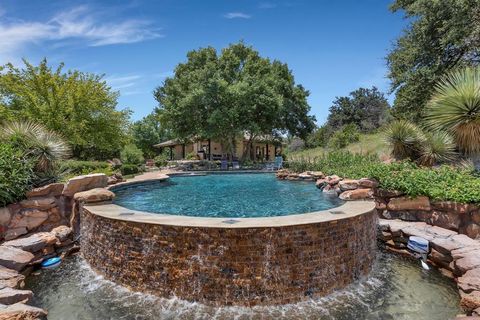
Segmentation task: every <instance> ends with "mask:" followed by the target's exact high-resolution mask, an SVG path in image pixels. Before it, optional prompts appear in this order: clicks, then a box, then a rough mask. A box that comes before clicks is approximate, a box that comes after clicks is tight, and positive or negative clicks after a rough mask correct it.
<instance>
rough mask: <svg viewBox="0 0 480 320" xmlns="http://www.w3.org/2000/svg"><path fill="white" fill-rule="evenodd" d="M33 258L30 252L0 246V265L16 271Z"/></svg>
mask: <svg viewBox="0 0 480 320" xmlns="http://www.w3.org/2000/svg"><path fill="white" fill-rule="evenodd" d="M33 258H34V256H33V254H31V253H30V252H27V251H23V250H21V249H17V248H13V247H7V246H3V245H2V246H0V265H1V266H4V267H5V268H8V269H13V270H16V271H20V270H22V269H23V268H24V267H25V266H26V265H27V264H29V263H30V262H31V261H32V260H33Z"/></svg>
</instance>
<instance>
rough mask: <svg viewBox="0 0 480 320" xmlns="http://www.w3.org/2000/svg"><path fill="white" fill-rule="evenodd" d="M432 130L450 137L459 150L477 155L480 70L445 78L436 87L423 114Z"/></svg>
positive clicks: (478, 149)
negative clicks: (453, 139)
mask: <svg viewBox="0 0 480 320" xmlns="http://www.w3.org/2000/svg"><path fill="white" fill-rule="evenodd" d="M425 114H426V117H425V121H426V124H427V126H428V127H429V128H431V129H432V130H443V131H447V132H449V133H451V134H452V135H453V137H454V138H455V142H456V144H457V146H458V147H459V149H460V150H462V151H464V152H465V153H467V154H479V153H480V67H477V68H465V69H460V70H457V71H455V72H452V73H450V74H448V75H447V76H446V77H445V78H443V79H442V80H441V81H439V83H438V84H437V85H436V87H435V91H434V94H433V97H432V99H431V100H430V101H429V103H428V104H427V107H426V110H425Z"/></svg>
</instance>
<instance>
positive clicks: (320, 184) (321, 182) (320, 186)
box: [315, 178, 328, 189]
mask: <svg viewBox="0 0 480 320" xmlns="http://www.w3.org/2000/svg"><path fill="white" fill-rule="evenodd" d="M326 185H328V182H327V179H324V178H321V179H317V181H316V182H315V186H316V187H317V188H318V189H323V188H324V187H325V186H326Z"/></svg>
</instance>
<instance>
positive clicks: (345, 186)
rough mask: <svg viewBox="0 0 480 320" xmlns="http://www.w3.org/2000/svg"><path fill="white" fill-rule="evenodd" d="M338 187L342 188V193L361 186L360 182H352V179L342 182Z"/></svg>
mask: <svg viewBox="0 0 480 320" xmlns="http://www.w3.org/2000/svg"><path fill="white" fill-rule="evenodd" d="M338 185H339V186H340V190H342V191H347V190H355V189H357V188H358V186H359V184H358V180H351V179H345V180H342V181H340V182H338Z"/></svg>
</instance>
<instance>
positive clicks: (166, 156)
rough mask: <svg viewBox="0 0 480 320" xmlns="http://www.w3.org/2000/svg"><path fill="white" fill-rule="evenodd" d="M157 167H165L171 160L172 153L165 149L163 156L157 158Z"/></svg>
mask: <svg viewBox="0 0 480 320" xmlns="http://www.w3.org/2000/svg"><path fill="white" fill-rule="evenodd" d="M154 160H155V166H157V167H159V168H160V167H165V166H166V165H167V163H168V160H170V152H169V151H168V150H167V149H166V148H165V149H164V150H163V152H162V153H161V154H159V155H158V156H156V157H155V159H154Z"/></svg>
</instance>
